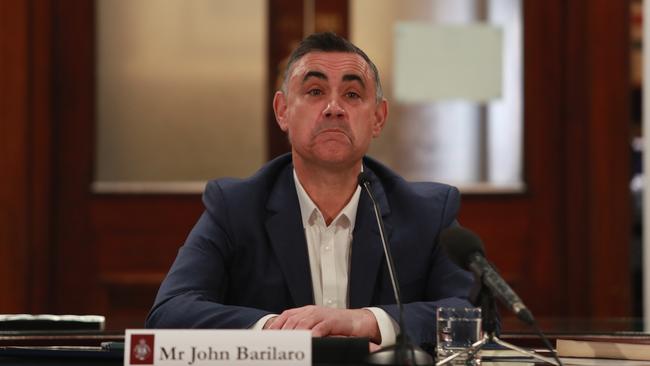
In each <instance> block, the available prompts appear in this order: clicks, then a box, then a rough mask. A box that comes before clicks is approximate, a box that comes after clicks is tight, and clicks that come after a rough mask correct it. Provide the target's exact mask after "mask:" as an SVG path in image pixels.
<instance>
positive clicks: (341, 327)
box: [264, 305, 381, 344]
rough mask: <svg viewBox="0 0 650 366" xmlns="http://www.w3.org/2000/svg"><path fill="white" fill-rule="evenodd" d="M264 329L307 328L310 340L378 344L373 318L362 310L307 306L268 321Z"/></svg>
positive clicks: (375, 321)
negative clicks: (357, 340)
mask: <svg viewBox="0 0 650 366" xmlns="http://www.w3.org/2000/svg"><path fill="white" fill-rule="evenodd" d="M264 329H310V330H311V333H312V335H313V336H314V337H326V336H346V337H368V338H369V339H370V341H371V342H374V343H376V344H380V343H381V335H380V334H379V326H378V325H377V319H375V316H374V315H373V314H372V312H371V311H370V310H366V309H332V308H326V307H322V306H315V305H308V306H303V307H301V308H295V309H289V310H285V311H284V312H282V314H280V315H278V316H277V317H275V318H272V319H269V321H267V322H266V324H265V325H264Z"/></svg>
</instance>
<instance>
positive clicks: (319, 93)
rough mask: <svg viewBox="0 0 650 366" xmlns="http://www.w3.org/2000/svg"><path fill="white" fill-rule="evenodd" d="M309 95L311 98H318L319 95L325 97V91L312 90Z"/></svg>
mask: <svg viewBox="0 0 650 366" xmlns="http://www.w3.org/2000/svg"><path fill="white" fill-rule="evenodd" d="M307 94H309V95H311V96H318V95H323V91H322V90H320V89H310V90H309V91H308V92H307Z"/></svg>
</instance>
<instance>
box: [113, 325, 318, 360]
mask: <svg viewBox="0 0 650 366" xmlns="http://www.w3.org/2000/svg"><path fill="white" fill-rule="evenodd" d="M124 342H125V344H124V365H128V366H130V365H169V366H172V365H183V366H208V365H214V366H217V365H241V366H262V365H267V366H275V365H278V366H279V365H289V366H292V365H293V366H311V333H310V332H309V331H306V330H296V331H286V330H282V331H280V330H278V331H272V330H265V331H255V330H207V329H127V330H126V335H125V339H124Z"/></svg>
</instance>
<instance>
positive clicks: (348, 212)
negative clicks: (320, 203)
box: [293, 166, 363, 228]
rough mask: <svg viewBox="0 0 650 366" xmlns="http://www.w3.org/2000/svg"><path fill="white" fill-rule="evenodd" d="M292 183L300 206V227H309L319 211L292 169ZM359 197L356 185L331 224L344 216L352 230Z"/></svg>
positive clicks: (359, 188) (359, 193) (358, 189)
mask: <svg viewBox="0 0 650 366" xmlns="http://www.w3.org/2000/svg"><path fill="white" fill-rule="evenodd" d="M361 171H363V166H361ZM293 181H294V182H295V184H296V193H297V194H298V203H299V204H300V215H301V217H302V226H303V227H305V228H306V227H308V226H309V225H311V224H310V219H311V218H312V217H313V216H314V215H316V214H317V213H320V210H319V209H318V207H317V206H316V204H315V203H314V201H312V199H311V197H309V195H308V194H307V191H305V188H304V187H303V186H302V184H301V183H300V180H299V179H298V175H297V174H296V169H293ZM359 197H361V187H360V186H358V185H357V189H356V190H355V191H354V194H353V195H352V198H350V201H349V202H348V204H347V205H345V207H343V209H342V210H341V212H339V214H338V215H337V216H336V218H334V220H332V223H336V222H338V220H339V219H340V218H341V217H342V216H345V217H346V218H347V219H348V221H349V222H350V228H354V224H355V221H356V219H357V208H358V207H359ZM321 216H322V214H321Z"/></svg>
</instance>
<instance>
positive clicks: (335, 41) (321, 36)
mask: <svg viewBox="0 0 650 366" xmlns="http://www.w3.org/2000/svg"><path fill="white" fill-rule="evenodd" d="M310 52H342V53H356V54H357V55H359V56H361V57H362V58H363V59H364V61H366V63H367V64H368V66H369V67H370V70H372V76H373V77H374V79H375V99H376V102H377V103H379V102H380V101H381V100H382V98H383V97H384V92H383V90H382V88H381V80H380V78H379V70H377V66H375V64H374V63H373V62H372V60H370V57H368V55H366V53H365V52H363V50H362V49H360V48H359V47H357V46H355V45H354V44H353V43H352V42H350V41H348V40H347V39H345V38H343V37H339V36H337V35H336V34H334V33H332V32H325V33H314V34H312V35H310V36H308V37H307V38H305V39H303V40H302V42H300V44H298V47H296V49H295V50H293V52H291V55H290V56H289V61H288V62H287V67H286V68H285V70H284V78H283V80H282V91H283V92H285V93H286V91H287V89H286V88H287V81H288V79H289V75H290V74H291V68H292V67H293V65H294V64H295V63H296V61H298V60H300V58H302V57H303V56H304V55H306V54H308V53H310Z"/></svg>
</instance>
